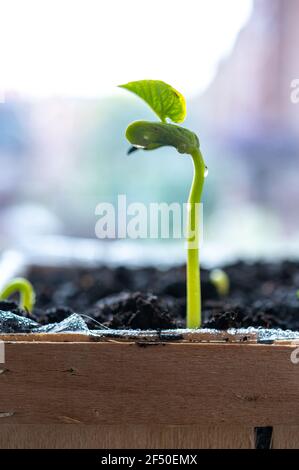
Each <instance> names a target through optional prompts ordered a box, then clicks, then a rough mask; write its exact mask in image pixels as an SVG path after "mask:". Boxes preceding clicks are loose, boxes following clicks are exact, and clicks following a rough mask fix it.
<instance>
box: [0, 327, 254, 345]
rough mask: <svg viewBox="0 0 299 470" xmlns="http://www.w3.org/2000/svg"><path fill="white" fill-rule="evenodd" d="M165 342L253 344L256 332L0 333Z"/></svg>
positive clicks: (21, 337)
mask: <svg viewBox="0 0 299 470" xmlns="http://www.w3.org/2000/svg"><path fill="white" fill-rule="evenodd" d="M163 335H165V336H166V338H167V341H171V339H172V338H173V341H181V342H184V341H188V342H217V343H219V342H225V343H244V342H246V343H256V342H257V334H256V333H246V334H245V333H229V332H227V331H211V330H208V329H207V330H205V329H202V330H189V331H188V330H178V329H175V330H162V331H160V332H158V331H156V330H153V331H146V330H145V331H142V330H101V336H100V335H98V336H95V335H89V334H84V333H51V332H49V333H0V341H7V342H13V341H23V342H24V341H26V342H32V341H35V342H36V341H37V342H47V343H49V342H51V343H52V342H54V343H58V342H59V343H60V342H68V343H71V342H85V343H88V342H96V341H99V342H100V341H103V342H107V341H124V342H125V341H129V342H132V341H137V340H138V341H156V342H161V341H163V339H162V338H163ZM177 338H180V339H177Z"/></svg>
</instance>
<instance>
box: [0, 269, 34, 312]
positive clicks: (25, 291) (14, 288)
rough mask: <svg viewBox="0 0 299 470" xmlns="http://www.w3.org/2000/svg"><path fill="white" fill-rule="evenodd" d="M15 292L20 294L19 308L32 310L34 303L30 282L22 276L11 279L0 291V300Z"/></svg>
mask: <svg viewBox="0 0 299 470" xmlns="http://www.w3.org/2000/svg"><path fill="white" fill-rule="evenodd" d="M16 293H18V294H20V303H19V306H20V308H22V309H24V310H27V311H28V312H32V310H33V307H34V303H35V292H34V289H33V286H32V284H31V283H30V282H29V281H27V279H24V278H22V277H17V278H15V279H12V280H11V281H10V282H9V283H8V284H7V285H6V286H5V287H4V288H3V289H2V291H1V292H0V300H5V299H7V298H8V297H10V296H11V295H13V294H16Z"/></svg>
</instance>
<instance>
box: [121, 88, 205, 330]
mask: <svg viewBox="0 0 299 470" xmlns="http://www.w3.org/2000/svg"><path fill="white" fill-rule="evenodd" d="M121 88H125V89H126V90H129V91H131V92H133V93H135V94H136V95H137V96H139V97H140V98H142V99H143V100H144V101H145V102H146V103H147V104H148V105H149V106H150V107H151V108H152V110H153V111H154V112H155V113H156V115H157V116H158V118H159V119H160V121H156V122H149V121H135V122H133V123H132V124H130V125H129V126H128V128H127V130H126V138H127V139H128V141H129V142H130V143H131V145H133V148H134V149H135V148H136V149H137V148H141V149H143V150H154V149H157V148H160V147H163V146H171V147H174V148H175V149H176V150H177V151H178V152H179V153H180V154H187V155H190V156H191V158H192V161H193V166H194V174H193V181H192V185H191V189H190V193H189V199H188V216H187V230H186V233H187V321H186V323H187V327H188V328H199V327H200V326H201V289H200V269H199V211H198V204H199V203H200V201H201V195H202V190H203V184H204V178H205V174H206V170H207V169H206V166H205V162H204V159H203V156H202V154H201V151H200V146H199V140H198V137H197V135H196V134H195V133H194V132H192V131H190V130H189V129H186V128H184V127H181V126H178V125H177V124H178V123H182V122H183V121H184V120H185V117H186V102H185V98H184V97H183V95H182V94H181V93H179V92H178V91H177V90H175V89H174V88H173V87H172V86H170V85H168V84H167V83H165V82H162V81H160V80H140V81H135V82H130V83H127V84H125V85H121ZM169 121H170V122H169ZM173 123H175V124H173Z"/></svg>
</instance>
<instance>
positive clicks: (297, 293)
mask: <svg viewBox="0 0 299 470" xmlns="http://www.w3.org/2000/svg"><path fill="white" fill-rule="evenodd" d="M296 297H297V299H298V300H299V289H298V290H297V292H296Z"/></svg>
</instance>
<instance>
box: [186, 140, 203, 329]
mask: <svg viewBox="0 0 299 470" xmlns="http://www.w3.org/2000/svg"><path fill="white" fill-rule="evenodd" d="M191 156H192V160H193V165H194V176H193V181H192V186H191V190H190V194H189V199H188V219H187V328H199V327H200V325H201V289H200V268H199V220H198V219H199V206H198V204H199V203H200V200H201V194H202V189H203V184H204V177H205V163H204V160H203V157H202V154H201V152H200V150H199V149H195V150H194V151H193V152H192V153H191Z"/></svg>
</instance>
